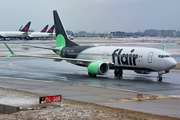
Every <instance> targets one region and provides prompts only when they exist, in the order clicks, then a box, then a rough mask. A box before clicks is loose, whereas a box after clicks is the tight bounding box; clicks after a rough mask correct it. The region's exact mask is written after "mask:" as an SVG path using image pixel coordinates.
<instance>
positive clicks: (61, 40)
mask: <svg viewBox="0 0 180 120" xmlns="http://www.w3.org/2000/svg"><path fill="white" fill-rule="evenodd" d="M53 16H54V24H55V31H56V44H57V46H56V47H55V48H45V47H40V46H36V48H43V49H49V50H53V51H54V52H55V53H56V54H58V55H59V56H60V58H49V59H56V60H57V59H58V60H66V61H68V62H70V63H72V64H75V65H79V66H84V67H87V70H88V74H89V76H90V77H95V76H96V75H106V74H108V72H109V70H110V69H113V70H114V75H115V76H118V77H121V76H122V75H123V70H134V71H135V72H136V73H139V74H148V73H150V72H158V74H159V75H158V77H157V80H158V81H162V75H163V74H165V73H168V72H169V70H170V69H172V68H173V67H174V66H176V64H177V62H176V61H175V60H174V59H173V58H172V57H171V56H170V54H169V53H167V52H165V51H163V50H160V49H155V48H144V47H124V46H117V47H115V46H79V45H78V44H76V43H75V42H72V41H70V40H69V38H68V36H67V34H66V32H65V30H64V27H63V25H62V23H61V21H60V18H59V16H58V13H57V11H56V10H54V11H53ZM4 44H5V45H6V43H4ZM6 46H7V45H6ZM7 48H8V49H9V51H10V52H11V55H9V56H7V57H6V58H8V57H11V56H13V55H17V54H14V52H13V51H12V50H11V49H10V48H9V47H8V46H7ZM164 50H165V49H164ZM21 56H22V55H21ZM24 56H28V55H24ZM41 58H47V57H41ZM67 67H68V66H67Z"/></svg>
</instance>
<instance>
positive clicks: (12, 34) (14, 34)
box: [0, 22, 31, 38]
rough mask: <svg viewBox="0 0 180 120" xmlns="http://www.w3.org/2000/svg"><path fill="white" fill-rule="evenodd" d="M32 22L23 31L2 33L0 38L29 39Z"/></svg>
mask: <svg viewBox="0 0 180 120" xmlns="http://www.w3.org/2000/svg"><path fill="white" fill-rule="evenodd" d="M30 24H31V22H28V23H27V24H26V25H25V27H24V28H23V29H22V30H21V31H2V32H1V31H0V38H17V37H27V36H28V30H29V27H30Z"/></svg>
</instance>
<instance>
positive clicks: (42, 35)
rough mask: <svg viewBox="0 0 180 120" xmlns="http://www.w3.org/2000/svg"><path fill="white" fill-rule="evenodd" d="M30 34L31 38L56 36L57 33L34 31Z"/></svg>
mask: <svg viewBox="0 0 180 120" xmlns="http://www.w3.org/2000/svg"><path fill="white" fill-rule="evenodd" d="M28 36H29V37H30V38H48V37H55V33H43V32H32V33H30V34H29V35H28Z"/></svg>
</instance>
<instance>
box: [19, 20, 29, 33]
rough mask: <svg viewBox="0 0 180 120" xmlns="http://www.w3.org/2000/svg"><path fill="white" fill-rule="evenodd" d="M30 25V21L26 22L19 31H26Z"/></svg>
mask: <svg viewBox="0 0 180 120" xmlns="http://www.w3.org/2000/svg"><path fill="white" fill-rule="evenodd" d="M30 25H31V22H28V23H27V24H26V25H25V26H24V28H23V29H22V30H21V32H28V30H29V27H30Z"/></svg>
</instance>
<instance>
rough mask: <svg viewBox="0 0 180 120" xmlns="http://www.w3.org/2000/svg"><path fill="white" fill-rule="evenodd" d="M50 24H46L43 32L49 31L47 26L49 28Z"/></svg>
mask: <svg viewBox="0 0 180 120" xmlns="http://www.w3.org/2000/svg"><path fill="white" fill-rule="evenodd" d="M48 26H49V25H46V26H45V27H44V28H43V29H42V30H41V32H46V31H47V28H48Z"/></svg>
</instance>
